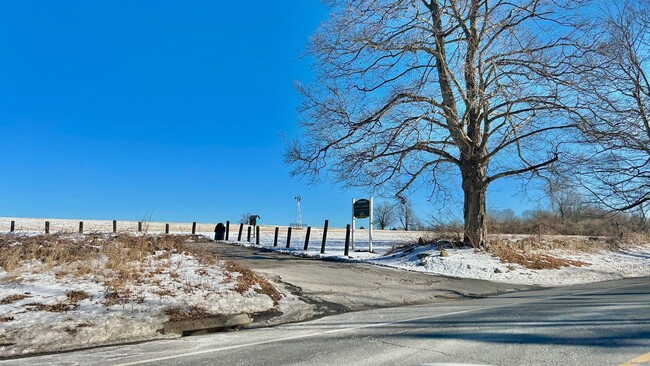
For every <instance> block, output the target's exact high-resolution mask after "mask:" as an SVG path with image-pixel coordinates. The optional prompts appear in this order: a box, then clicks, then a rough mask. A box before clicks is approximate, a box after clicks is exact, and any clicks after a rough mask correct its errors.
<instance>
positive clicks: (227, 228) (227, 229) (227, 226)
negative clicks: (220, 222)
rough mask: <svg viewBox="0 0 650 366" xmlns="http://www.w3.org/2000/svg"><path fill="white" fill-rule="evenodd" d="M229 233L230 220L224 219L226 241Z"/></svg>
mask: <svg viewBox="0 0 650 366" xmlns="http://www.w3.org/2000/svg"><path fill="white" fill-rule="evenodd" d="M229 233H230V221H226V241H228V234H229Z"/></svg>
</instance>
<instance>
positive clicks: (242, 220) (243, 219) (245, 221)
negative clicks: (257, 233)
mask: <svg viewBox="0 0 650 366" xmlns="http://www.w3.org/2000/svg"><path fill="white" fill-rule="evenodd" d="M251 216H253V214H252V213H250V212H246V213H243V214H242V215H241V218H240V219H239V223H240V224H244V225H248V222H249V221H250V219H251Z"/></svg>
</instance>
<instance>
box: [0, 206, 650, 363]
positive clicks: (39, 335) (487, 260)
mask: <svg viewBox="0 0 650 366" xmlns="http://www.w3.org/2000/svg"><path fill="white" fill-rule="evenodd" d="M11 220H15V221H16V230H17V231H18V232H19V233H20V234H21V235H27V236H33V235H37V234H40V233H43V231H44V222H45V221H46V220H47V221H50V230H51V232H68V233H71V232H76V231H77V229H78V223H79V221H80V220H58V219H49V220H48V219H12V218H0V235H3V233H5V234H7V235H11V234H9V225H10V221H11ZM137 227H138V225H137V221H132V222H118V232H129V233H131V234H136V235H144V234H139V233H137ZM144 228H145V230H146V233H148V234H156V233H162V232H164V231H165V223H157V222H148V223H145V224H144ZM191 228H192V224H191V223H170V233H172V234H174V233H176V234H189V233H190V232H191ZM239 229H240V226H239V224H232V225H231V227H230V232H229V239H230V242H231V243H232V244H237V245H245V246H255V247H263V248H266V249H268V250H274V251H278V252H283V253H287V254H291V255H296V256H303V257H312V258H322V259H329V260H337V261H354V262H364V263H369V264H373V265H380V266H388V267H393V268H399V269H405V270H410V271H419V272H425V273H431V274H437V275H445V276H453V277H461V278H475V279H484V280H490V281H498V282H506V283H517V284H534V285H540V286H557V285H569V284H578V283H587V282H596V281H605V280H614V279H620V278H625V277H638V276H650V265H648V264H650V243H648V244H645V245H636V246H633V245H625V246H623V247H622V248H623V249H620V250H617V251H610V250H593V251H568V250H559V249H552V250H550V249H549V250H545V251H543V253H544V254H546V255H551V256H553V257H556V258H561V259H569V260H575V261H580V262H585V263H586V264H587V265H585V266H581V267H575V266H565V267H562V268H559V269H538V270H533V269H529V268H526V267H524V266H522V265H520V264H513V263H504V262H502V261H501V260H500V259H499V258H497V257H495V256H494V255H492V254H490V253H486V252H479V251H475V250H473V249H470V248H450V247H447V249H446V251H447V254H448V256H442V255H441V254H440V251H439V248H438V246H437V245H435V246H432V245H424V246H414V247H412V249H410V250H409V249H407V250H401V251H400V250H397V251H392V252H391V253H390V254H388V255H386V253H387V252H389V251H390V250H392V249H394V248H395V247H398V246H403V245H407V244H413V243H417V241H418V239H419V238H420V237H424V238H429V239H431V238H433V237H434V236H435V233H427V232H410V231H409V232H407V231H393V230H391V231H388V230H385V231H384V230H374V231H373V252H370V251H369V243H368V231H367V230H357V231H356V247H355V248H354V249H356V251H355V250H353V248H350V253H349V256H347V257H346V256H344V244H345V229H341V228H330V229H329V231H328V233H327V240H326V245H325V253H321V244H322V241H323V230H322V228H316V227H315V228H312V230H311V233H310V234H311V235H310V238H309V239H310V240H309V246H308V248H307V250H304V245H305V238H306V232H307V230H305V229H298V230H296V229H293V230H292V232H291V238H290V240H289V242H287V238H288V227H286V226H284V227H279V229H278V230H279V231H278V240H277V244H276V243H275V227H273V226H260V238H259V244H256V242H257V238H255V237H254V233H255V231H254V230H252V234H253V237H251V239H250V242H249V241H248V226H247V225H244V226H243V227H242V234H241V240H240V241H238V242H237V239H238V236H239ZM84 231H85V232H95V233H96V232H104V233H106V232H111V231H112V221H99V220H84ZM197 234H199V235H204V236H206V237H209V238H212V237H214V224H205V223H202V224H197ZM525 237H526V236H521V235H518V236H511V237H510V238H509V240H511V241H513V242H516V241H520V240H522V239H523V238H525ZM543 240H548V241H555V242H557V241H558V240H559V241H562V240H574V241H575V240H578V241H579V240H583V241H584V242H585V243H587V244H588V245H590V243H591V242H590V241H589V240H588V239H587V238H580V237H558V236H554V237H546V238H545V239H543ZM287 246H288V248H287ZM163 257H164V256H160V257H159V258H156V256H155V255H154V256H152V257H151V258H148V260H147V263H143V264H142V266H143V268H145V269H146V268H148V270H149V271H150V272H151V273H153V275H152V276H151V281H150V282H149V283H141V284H138V285H133V286H132V287H131V288H130V289H129V291H130V292H131V294H133V297H134V298H135V299H136V301H128V302H127V303H125V304H119V303H117V304H113V305H108V306H107V305H105V304H103V303H102V301H103V299H104V297H105V295H106V293H107V290H106V288H105V286H104V285H103V284H101V283H99V282H98V281H97V280H96V279H93V278H92V277H89V278H86V279H84V280H81V281H80V280H79V279H75V278H72V277H64V278H56V271H55V270H49V271H47V270H43V269H40V270H35V271H32V272H33V273H32V272H30V271H24V273H22V274H21V275H20V276H19V277H18V278H16V277H15V274H12V273H7V272H0V278H1V279H2V282H0V300H1V299H2V298H4V297H5V296H7V295H11V294H25V295H28V296H29V297H26V298H24V299H21V300H18V301H15V302H13V303H10V304H4V305H0V321H1V322H0V324H1V325H2V327H1V329H0V356H8V355H13V354H20V353H24V352H40V351H48V350H52V349H61V348H73V347H79V346H83V345H87V344H100V343H106V342H114V341H117V340H129V341H131V340H137V339H150V338H151V337H152V335H153V334H156V332H157V331H158V330H159V329H160V328H161V325H162V322H163V321H164V320H166V318H165V316H161V314H162V312H163V311H164V309H168V308H170V307H185V308H187V307H189V306H197V307H200V308H205V309H207V310H208V311H211V312H219V313H222V314H227V313H234V312H257V311H264V310H268V309H270V308H272V307H273V306H274V304H273V301H272V300H271V299H270V298H269V297H268V296H266V295H263V294H258V293H256V292H255V291H248V292H247V293H244V294H239V293H237V292H236V291H233V286H234V280H233V279H232V278H229V277H228V276H226V275H225V273H224V272H223V266H211V267H210V268H202V267H201V264H200V263H198V262H197V261H196V259H195V258H193V257H191V256H188V255H182V254H174V255H172V256H170V257H169V258H167V259H164V258H163ZM160 261H167V262H164V263H159V262H160ZM32 265H34V266H37V265H36V264H32ZM161 267H164V268H168V269H169V268H174V269H175V270H173V272H174V273H175V274H174V275H172V274H171V273H172V271H171V270H168V271H162V272H160V271H157V270H155V268H161ZM0 271H1V270H0ZM199 273H202V274H199ZM172 277H173V278H172ZM70 290H81V291H85V292H87V293H89V294H91V297H90V298H88V299H83V300H81V301H79V302H78V303H77V305H76V307H75V308H74V309H71V310H69V311H67V312H47V311H39V310H36V306H34V305H29V304H38V303H40V304H45V305H53V304H57V303H62V302H63V303H64V302H65V300H66V292H67V291H70ZM163 294H165V295H163ZM137 299H140V300H139V301H137ZM293 300H295V299H293ZM292 306H293V305H290V304H289V302H287V301H286V298H284V299H283V301H281V302H280V304H279V305H277V309H280V310H281V311H283V312H291V311H295V308H292ZM10 318H11V320H7V319H10ZM97 330H101V331H97ZM159 336H161V335H159Z"/></svg>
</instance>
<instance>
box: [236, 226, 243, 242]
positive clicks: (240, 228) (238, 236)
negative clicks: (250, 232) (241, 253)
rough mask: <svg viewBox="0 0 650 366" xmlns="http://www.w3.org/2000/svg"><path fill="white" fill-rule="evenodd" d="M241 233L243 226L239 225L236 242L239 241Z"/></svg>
mask: <svg viewBox="0 0 650 366" xmlns="http://www.w3.org/2000/svg"><path fill="white" fill-rule="evenodd" d="M242 231H244V224H239V235H237V241H241V233H242Z"/></svg>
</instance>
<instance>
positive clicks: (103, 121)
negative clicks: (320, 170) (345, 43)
mask: <svg viewBox="0 0 650 366" xmlns="http://www.w3.org/2000/svg"><path fill="white" fill-rule="evenodd" d="M326 17H327V13H326V9H325V8H324V6H323V5H321V4H320V2H319V1H317V0H300V1H293V0H277V1H252V2H238V1H207V0H206V1H135V2H133V1H104V2H98V1H97V2H96V1H63V0H61V1H13V2H3V3H2V5H0V49H1V50H2V57H0V161H1V162H0V167H1V168H2V172H1V173H0V177H1V179H0V216H15V217H54V218H85V219H119V220H137V219H142V218H144V217H149V216H151V218H152V219H153V220H155V221H199V222H217V221H225V220H227V219H230V220H238V219H239V217H240V216H241V214H242V213H244V212H252V213H258V214H260V215H261V216H262V221H261V222H262V223H266V224H283V225H284V224H287V223H289V222H293V221H295V202H294V201H293V197H294V196H296V195H301V196H302V197H303V202H302V204H303V221H304V222H305V223H308V224H312V225H322V220H323V219H325V218H329V219H330V221H331V222H332V224H334V225H336V226H343V225H344V224H345V223H346V221H347V220H348V216H349V204H350V199H351V198H352V197H353V196H356V197H357V198H358V197H361V196H362V194H361V193H359V192H354V191H344V190H341V189H340V188H339V187H336V186H333V185H331V184H330V183H328V182H323V183H321V184H319V185H318V186H316V187H313V186H308V185H307V184H306V183H305V182H302V181H300V180H298V179H295V178H291V177H290V176H289V174H288V172H289V170H290V169H289V167H287V166H285V165H284V163H283V158H282V154H283V151H284V142H283V139H282V137H281V136H282V135H283V134H284V135H285V136H287V137H289V138H291V137H295V136H296V135H297V131H296V127H295V126H296V121H297V112H296V107H297V106H298V104H299V101H300V98H299V95H298V93H297V92H296V91H295V90H294V86H293V85H294V82H295V81H297V80H301V81H305V80H309V78H310V75H311V74H310V69H309V61H308V60H306V59H304V58H301V57H300V56H301V54H302V52H303V51H304V48H305V44H306V42H307V40H308V38H309V36H310V34H311V33H312V32H313V31H314V30H315V29H316V28H317V27H318V25H319V23H320V22H321V21H324V20H325V19H326ZM491 191H492V192H494V193H493V194H492V196H491V197H490V198H489V199H490V202H491V205H492V206H494V207H497V208H507V207H510V208H513V209H515V211H517V212H521V211H522V210H524V209H526V205H528V208H534V205H535V204H534V203H531V202H529V201H528V200H527V199H526V198H525V197H523V196H521V195H516V194H514V193H513V192H514V190H513V188H512V187H511V186H509V185H507V184H506V185H504V184H501V185H500V186H495V187H492V189H491ZM531 205H533V206H531ZM415 208H416V210H417V211H418V213H419V214H420V216H422V217H424V216H426V215H427V214H428V213H429V212H431V211H432V210H433V209H432V207H431V204H430V203H427V202H424V201H419V202H418V203H416V205H415Z"/></svg>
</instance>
